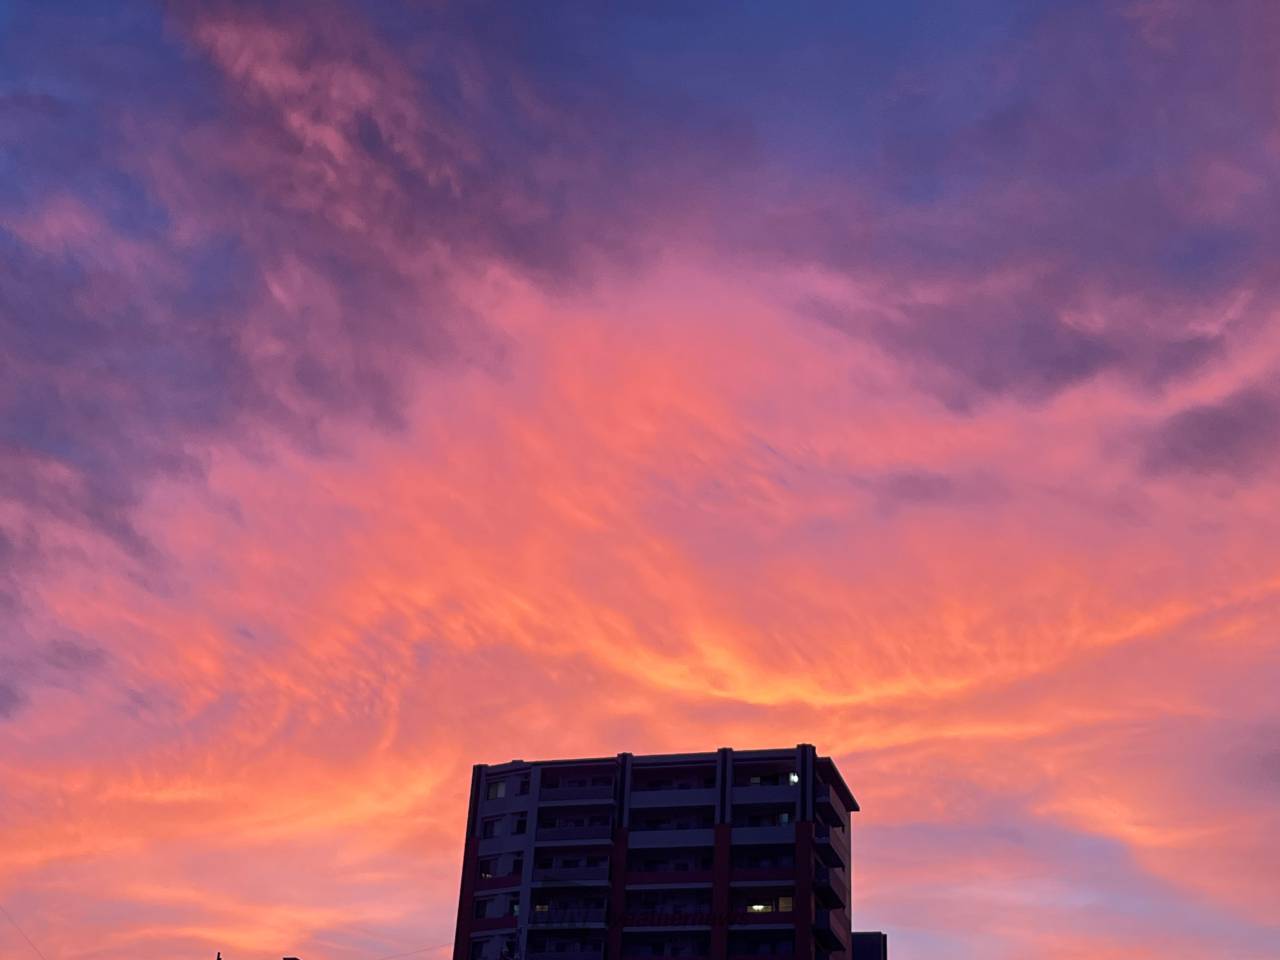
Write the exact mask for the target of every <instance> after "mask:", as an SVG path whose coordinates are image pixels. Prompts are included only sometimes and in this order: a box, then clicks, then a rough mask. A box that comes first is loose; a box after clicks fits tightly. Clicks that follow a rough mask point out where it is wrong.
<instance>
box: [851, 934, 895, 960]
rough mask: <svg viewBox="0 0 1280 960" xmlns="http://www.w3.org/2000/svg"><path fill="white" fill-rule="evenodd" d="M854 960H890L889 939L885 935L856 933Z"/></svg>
mask: <svg viewBox="0 0 1280 960" xmlns="http://www.w3.org/2000/svg"><path fill="white" fill-rule="evenodd" d="M852 946H853V960H888V958H889V938H888V937H887V936H885V935H884V934H883V933H855V934H854V935H853V941H852Z"/></svg>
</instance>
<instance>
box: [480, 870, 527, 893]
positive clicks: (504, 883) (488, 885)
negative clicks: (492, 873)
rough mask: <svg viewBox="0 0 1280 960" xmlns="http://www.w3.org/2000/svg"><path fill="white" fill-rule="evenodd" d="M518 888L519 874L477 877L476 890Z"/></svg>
mask: <svg viewBox="0 0 1280 960" xmlns="http://www.w3.org/2000/svg"><path fill="white" fill-rule="evenodd" d="M518 886H520V874H518V873H508V874H505V875H504V876H501V877H477V878H476V889H477V890H494V889H497V888H500V887H518Z"/></svg>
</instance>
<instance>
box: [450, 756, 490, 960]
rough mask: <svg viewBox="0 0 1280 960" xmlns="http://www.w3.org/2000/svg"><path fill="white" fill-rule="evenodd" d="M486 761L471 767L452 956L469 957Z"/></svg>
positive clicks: (462, 959) (459, 959)
mask: <svg viewBox="0 0 1280 960" xmlns="http://www.w3.org/2000/svg"><path fill="white" fill-rule="evenodd" d="M484 768H485V765H484V764H483V763H477V764H476V765H475V766H474V767H472V768H471V794H470V798H469V799H468V801H467V840H466V843H465V844H463V847H462V880H461V883H460V885H459V889H458V921H457V925H456V926H455V927H454V931H453V960H470V955H471V918H472V915H473V911H474V909H475V903H474V901H475V892H476V867H477V863H478V861H479V859H480V827H479V825H478V824H477V823H476V819H477V815H478V813H479V807H480V783H481V781H482V780H483V779H484Z"/></svg>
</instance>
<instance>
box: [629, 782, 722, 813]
mask: <svg viewBox="0 0 1280 960" xmlns="http://www.w3.org/2000/svg"><path fill="white" fill-rule="evenodd" d="M715 803H716V789H715V787H668V788H666V789H663V790H635V789H633V790H632V791H631V806H632V808H633V809H638V808H644V807H714V806H715Z"/></svg>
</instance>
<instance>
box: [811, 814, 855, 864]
mask: <svg viewBox="0 0 1280 960" xmlns="http://www.w3.org/2000/svg"><path fill="white" fill-rule="evenodd" d="M813 849H814V852H815V853H816V854H817V855H818V859H819V860H821V861H822V862H823V863H824V864H825V865H826V866H828V867H836V868H843V867H844V866H845V858H846V857H847V856H848V853H847V851H848V849H849V848H848V839H847V837H846V835H845V832H844V831H843V830H837V829H835V828H834V827H829V826H827V825H826V824H825V823H815V824H814V825H813Z"/></svg>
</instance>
